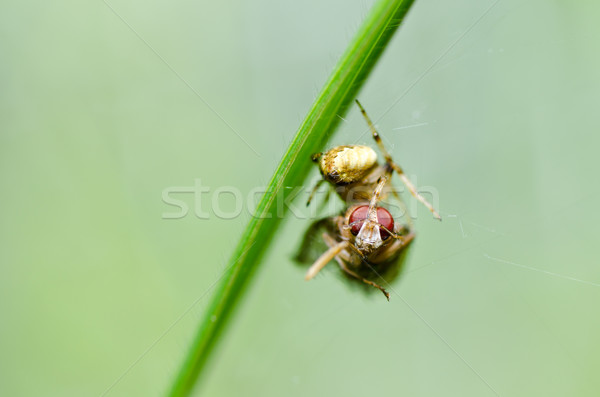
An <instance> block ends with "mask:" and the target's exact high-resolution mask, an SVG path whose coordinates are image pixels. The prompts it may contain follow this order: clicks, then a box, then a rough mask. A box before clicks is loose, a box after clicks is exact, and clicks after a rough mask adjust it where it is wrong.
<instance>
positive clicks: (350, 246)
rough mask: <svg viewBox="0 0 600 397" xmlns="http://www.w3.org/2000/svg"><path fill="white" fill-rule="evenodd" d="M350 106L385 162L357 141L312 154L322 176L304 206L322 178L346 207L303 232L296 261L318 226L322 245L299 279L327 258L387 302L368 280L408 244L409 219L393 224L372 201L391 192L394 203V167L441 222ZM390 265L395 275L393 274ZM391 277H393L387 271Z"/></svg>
mask: <svg viewBox="0 0 600 397" xmlns="http://www.w3.org/2000/svg"><path fill="white" fill-rule="evenodd" d="M356 104H357V105H358V107H359V108H360V111H361V113H362V115H363V117H364V118H365V120H366V121H367V125H368V126H369V129H370V130H371V133H372V135H373V139H374V140H375V142H376V143H377V145H378V147H379V149H380V151H381V153H382V154H383V157H384V159H385V163H384V164H383V165H379V164H378V162H377V154H376V153H375V151H374V150H373V149H372V148H370V147H368V146H362V145H343V146H337V147H334V148H333V149H331V150H329V151H327V152H325V153H317V154H314V155H313V156H312V160H313V161H314V162H317V163H318V165H319V170H320V171H321V175H322V176H323V179H321V180H320V181H319V182H318V183H317V184H316V186H315V187H314V188H313V190H312V192H311V194H310V197H309V199H308V202H307V205H308V204H310V202H311V200H312V198H313V196H314V193H315V192H316V190H317V189H318V188H319V186H320V185H321V184H322V183H323V182H329V183H330V185H332V186H333V187H334V188H335V190H336V191H337V193H338V194H339V195H340V197H341V198H342V200H343V201H344V202H345V203H346V205H347V206H348V207H347V209H346V210H345V211H344V212H343V213H342V214H340V215H338V216H334V217H331V218H324V219H321V220H319V221H317V222H315V223H314V224H313V225H311V227H310V228H309V230H308V231H307V233H306V234H305V238H304V242H303V244H302V248H301V250H300V253H299V254H298V255H297V256H296V259H297V260H299V261H301V262H306V258H305V256H306V255H305V254H304V253H305V252H306V251H307V250H308V247H307V245H309V244H310V243H311V242H310V241H309V239H310V237H311V236H312V235H313V234H315V233H316V231H318V230H319V229H321V228H323V229H325V231H324V232H323V233H322V239H323V241H324V243H325V244H326V245H327V247H328V249H327V250H326V251H325V252H324V253H322V254H321V255H320V256H319V257H318V258H317V259H316V260H315V261H314V262H313V263H312V265H311V266H310V268H309V269H308V271H307V272H306V276H305V279H306V280H310V279H312V278H313V277H315V276H316V275H317V274H318V273H319V272H320V271H321V270H322V269H323V268H324V267H325V266H326V265H327V264H328V263H329V262H331V261H332V260H335V261H337V263H338V265H339V266H340V268H341V269H342V270H343V271H344V272H345V273H346V274H347V275H349V276H350V277H353V278H355V279H358V280H360V281H362V282H363V283H365V284H368V285H371V286H373V287H375V288H377V289H379V290H380V291H381V292H382V293H383V294H384V295H385V297H386V298H387V299H388V300H389V298H390V295H389V293H388V292H387V291H386V290H385V288H383V287H382V286H381V285H379V284H377V283H375V282H374V281H372V280H370V279H369V278H371V277H372V276H373V275H376V276H381V275H382V274H384V275H388V273H389V272H390V271H391V270H394V266H392V265H394V264H395V263H398V262H399V261H400V257H401V255H402V253H403V252H405V249H406V248H407V247H408V246H409V244H410V243H411V242H412V241H413V240H414V237H415V233H414V231H413V228H412V222H411V220H410V217H409V218H408V223H409V224H408V225H400V224H398V222H395V220H394V217H393V216H392V214H391V213H390V212H389V211H388V210H387V209H386V208H384V207H382V206H380V205H378V202H379V201H380V199H381V198H382V196H384V195H385V194H386V193H387V191H386V190H384V189H386V188H387V189H388V190H391V191H392V193H393V194H394V195H395V196H396V198H397V199H398V201H399V202H400V203H402V199H401V198H400V196H399V195H398V193H397V192H396V191H395V190H394V189H393V188H391V189H390V187H389V186H388V185H390V184H389V183H388V182H389V180H390V179H391V177H392V174H393V172H394V171H395V172H396V173H397V174H398V175H399V177H400V179H401V180H402V182H403V183H404V185H405V186H406V187H407V188H408V190H409V191H410V193H411V194H412V195H413V197H415V198H416V199H417V200H418V201H420V202H421V203H423V204H424V205H425V206H426V207H427V208H428V209H429V210H430V211H431V213H432V214H433V216H434V217H435V218H437V219H439V220H441V217H440V215H439V214H438V212H437V211H436V210H435V209H434V208H433V206H432V205H431V204H430V203H429V202H428V201H427V200H426V199H425V198H424V197H423V196H421V195H420V194H419V193H418V191H417V189H416V188H415V186H414V185H413V184H412V182H411V181H410V180H409V179H408V178H407V177H406V175H405V174H404V171H403V170H402V168H401V167H400V166H399V165H398V164H397V163H395V162H394V161H393V159H392V157H391V155H390V154H389V152H388V151H387V149H386V148H385V146H384V145H383V142H382V141H381V137H380V136H379V133H378V132H377V130H376V129H375V126H374V125H373V123H372V121H371V119H370V118H369V116H368V115H367V112H366V111H365V109H364V108H363V107H362V105H361V104H360V102H359V101H358V100H356ZM397 270H398V269H397V268H396V273H397ZM392 276H393V275H392Z"/></svg>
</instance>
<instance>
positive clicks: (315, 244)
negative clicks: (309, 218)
mask: <svg viewBox="0 0 600 397" xmlns="http://www.w3.org/2000/svg"><path fill="white" fill-rule="evenodd" d="M333 219H334V218H331V217H327V218H322V219H319V220H317V221H314V222H313V223H311V225H310V226H309V227H308V229H306V232H304V236H303V237H302V241H301V243H300V246H299V248H298V250H297V251H296V253H295V254H294V256H293V260H294V261H295V262H296V263H298V264H300V265H311V264H313V263H314V262H315V261H316V260H317V258H319V256H321V254H322V253H323V252H325V251H327V250H328V249H329V247H328V246H327V244H325V241H323V233H329V234H330V235H334V236H335V235H336V234H337V232H336V227H335V224H334V221H333Z"/></svg>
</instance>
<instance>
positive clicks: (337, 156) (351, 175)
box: [306, 100, 442, 220]
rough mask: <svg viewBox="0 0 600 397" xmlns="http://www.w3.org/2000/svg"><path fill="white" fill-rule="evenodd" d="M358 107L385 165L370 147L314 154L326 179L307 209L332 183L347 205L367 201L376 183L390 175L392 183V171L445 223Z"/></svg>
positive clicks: (351, 147)
mask: <svg viewBox="0 0 600 397" xmlns="http://www.w3.org/2000/svg"><path fill="white" fill-rule="evenodd" d="M356 104H357V105H358V107H359V108H360V111H361V113H362V115H363V117H364V118H365V120H366V121H367V125H368V126H369V129H370V130H371V133H372V135H373V139H374V140H375V143H376V144H377V146H378V147H379V150H380V151H381V153H382V154H383V158H384V159H385V163H384V164H383V165H379V164H378V162H377V153H375V151H374V150H373V149H372V148H371V147H369V146H363V145H342V146H336V147H334V148H332V149H330V150H329V151H327V152H325V153H315V154H313V156H312V160H313V162H315V163H318V165H319V170H320V171H321V175H322V177H323V178H322V179H320V180H319V181H318V182H317V183H316V185H315V186H314V188H313V190H312V192H311V194H310V196H309V198H308V201H307V203H306V205H307V206H308V205H309V204H310V202H311V201H312V199H313V197H314V194H315V193H316V191H317V190H318V189H319V187H320V186H321V184H323V183H324V182H329V183H330V184H331V185H332V186H333V187H334V188H335V190H336V192H337V193H338V194H339V196H340V197H341V199H342V200H344V202H346V203H347V204H351V203H355V202H364V201H368V200H369V199H370V195H371V194H372V192H373V190H374V188H375V187H376V185H377V182H378V181H379V180H380V179H381V178H382V177H383V176H384V175H388V177H387V178H386V179H389V175H390V174H391V173H392V171H395V172H396V173H397V174H398V176H399V177H400V180H401V181H402V182H403V183H404V185H405V186H406V188H407V189H408V191H409V192H410V194H411V195H412V196H413V197H414V198H416V199H417V200H418V201H420V202H421V203H423V205H425V207H427V208H428V209H429V211H431V213H432V214H433V216H434V217H435V218H437V219H439V220H442V218H441V216H440V214H439V213H438V212H437V211H436V210H435V209H434V208H433V206H432V205H431V204H430V203H429V202H428V201H427V200H426V199H425V198H424V197H423V196H421V194H419V192H418V191H417V188H416V187H415V185H414V184H413V183H412V182H411V181H410V179H408V177H407V176H406V175H405V174H404V171H403V170H402V167H400V166H399V165H398V164H397V163H396V162H394V160H393V159H392V156H391V155H390V153H389V152H388V151H387V149H386V148H385V146H384V144H383V142H382V140H381V137H380V136H379V133H378V132H377V130H376V129H375V126H374V125H373V122H372V121H371V119H370V118H369V116H368V115H367V112H366V111H365V109H364V108H363V107H362V105H361V104H360V102H359V101H358V100H356ZM392 192H393V193H394V195H396V197H398V194H397V192H396V191H395V190H394V189H392ZM398 198H399V197H398Z"/></svg>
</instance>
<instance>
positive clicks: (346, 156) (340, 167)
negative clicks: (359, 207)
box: [319, 145, 377, 185]
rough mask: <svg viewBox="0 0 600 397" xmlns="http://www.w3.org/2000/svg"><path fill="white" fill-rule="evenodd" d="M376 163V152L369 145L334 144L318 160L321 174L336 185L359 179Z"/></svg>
mask: <svg viewBox="0 0 600 397" xmlns="http://www.w3.org/2000/svg"><path fill="white" fill-rule="evenodd" d="M376 163H377V153H375V151H374V150H373V149H371V148H370V147H369V146H362V145H344V146H336V147H334V148H333V149H331V150H329V151H328V152H326V153H324V154H323V155H322V156H321V158H320V160H319V168H320V169H321V174H323V177H324V178H325V179H327V180H328V181H330V182H332V183H334V184H336V185H347V184H351V183H354V182H357V181H359V180H361V179H362V178H363V177H364V176H365V175H366V174H367V172H368V171H369V170H371V168H373V166H374V165H375V164H376Z"/></svg>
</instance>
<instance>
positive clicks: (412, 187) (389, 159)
mask: <svg viewBox="0 0 600 397" xmlns="http://www.w3.org/2000/svg"><path fill="white" fill-rule="evenodd" d="M356 104H357V105H358V107H359V108H360V112H361V113H362V115H363V117H364V118H365V120H366V121H367V124H368V125H369V129H370V130H371V133H372V134H373V139H374V140H375V143H377V146H379V150H381V153H382V154H383V157H384V158H385V161H386V164H389V166H390V167H392V168H393V169H394V171H396V173H397V174H398V176H399V177H400V180H401V181H402V183H404V185H405V186H406V188H407V189H408V190H409V192H410V194H412V196H413V197H414V198H416V199H417V200H418V201H420V202H421V203H422V204H423V205H424V206H425V207H427V208H428V209H429V211H431V213H432V214H433V216H434V217H436V218H437V219H439V220H442V217H441V216H440V214H438V213H437V211H436V210H435V209H434V208H433V206H432V205H431V204H430V203H429V202H428V201H427V200H426V199H425V197H423V196H421V194H419V192H418V190H417V188H416V187H415V185H413V183H412V182H411V181H410V179H408V177H407V176H406V174H404V170H402V167H400V166H399V165H398V164H396V163H395V162H394V160H393V159H392V156H391V155H390V153H389V152H388V151H387V149H386V148H385V145H384V144H383V141H382V140H381V137H380V136H379V133H378V132H377V130H376V129H375V126H374V125H373V122H372V121H371V119H370V118H369V116H368V115H367V112H366V111H365V109H364V108H363V107H362V105H361V104H360V102H359V101H358V99H357V100H356Z"/></svg>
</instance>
